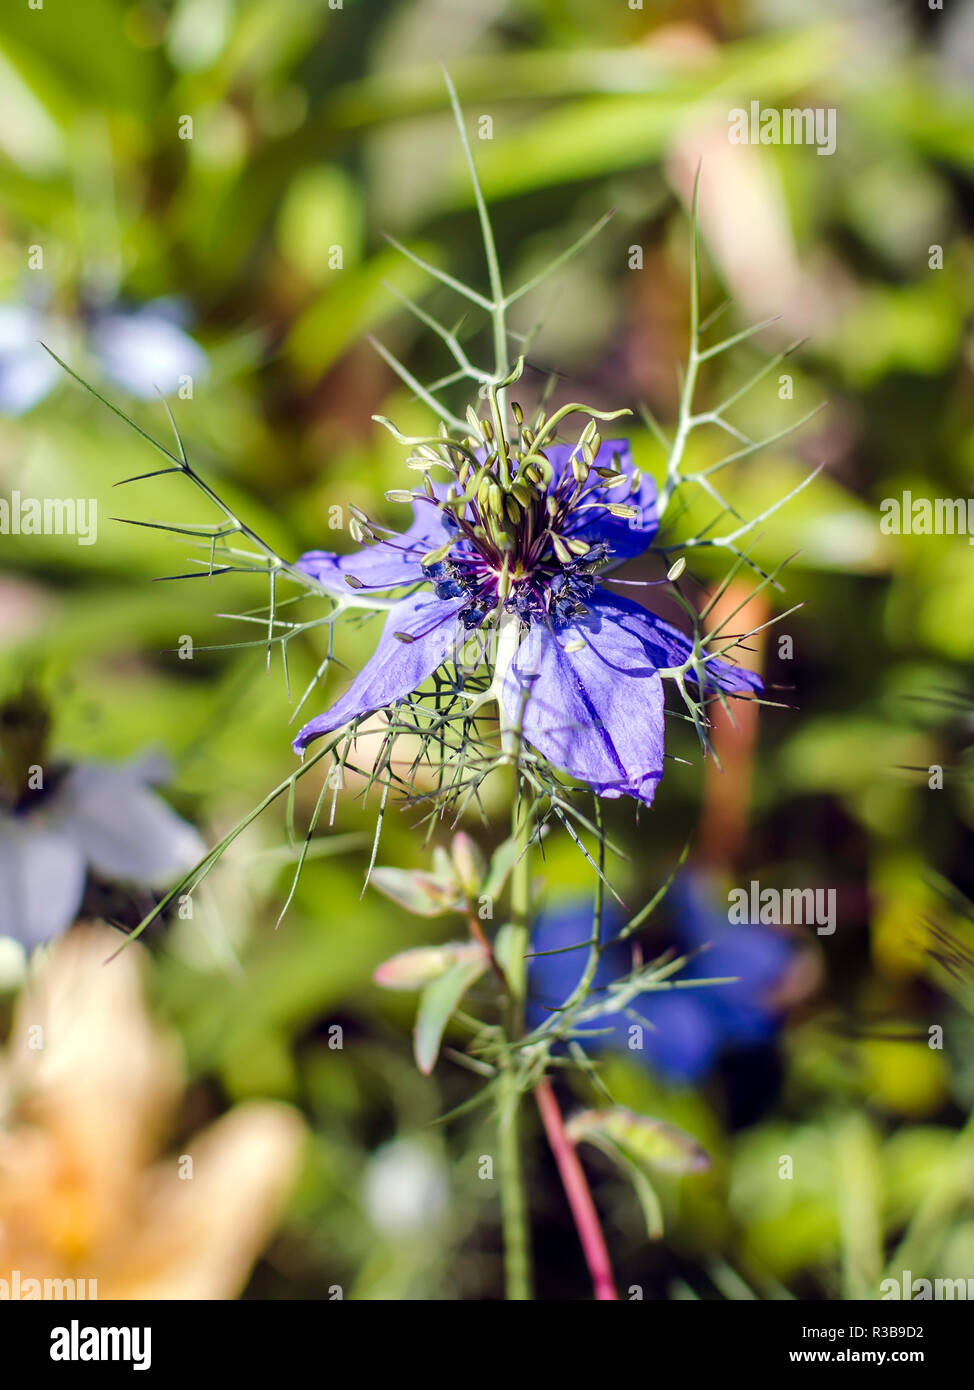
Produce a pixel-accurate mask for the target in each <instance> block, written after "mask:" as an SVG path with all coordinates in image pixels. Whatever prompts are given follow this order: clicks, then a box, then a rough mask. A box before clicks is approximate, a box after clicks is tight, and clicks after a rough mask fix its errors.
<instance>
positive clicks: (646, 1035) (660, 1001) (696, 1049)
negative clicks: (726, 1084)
mask: <svg viewBox="0 0 974 1390" xmlns="http://www.w3.org/2000/svg"><path fill="white" fill-rule="evenodd" d="M681 978H683V977H682V976H681ZM707 988H708V987H707V986H701V988H700V991H699V993H696V992H694V993H691V992H689V991H683V992H681V993H680V994H676V993H673V994H663V993H661V992H659V991H654V990H651V991H649V992H648V993H646V994H643V995H640V997H639V998H638V999H636V1000H635V1001H634V1003H633V1004H632V1006H631V1007H632V1009H633V1011H634V1012H635V1013H637V1014H640V1015H641V1016H642V1017H643V1018H644V1019H645V1020H646V1022H647V1023H648V1024H649V1025H650V1027H648V1028H646V1029H645V1030H644V1032H643V1036H642V1044H643V1046H642V1051H641V1052H640V1051H635V1050H634V1051H633V1053H632V1055H633V1056H634V1057H639V1058H641V1059H644V1060H645V1061H646V1062H648V1063H650V1065H651V1066H652V1067H653V1068H654V1070H655V1071H657V1072H658V1073H659V1074H660V1075H661V1076H664V1077H666V1078H667V1080H669V1081H678V1082H689V1083H692V1082H695V1081H701V1080H702V1079H703V1078H704V1077H705V1076H706V1075H707V1073H708V1072H709V1071H710V1069H711V1068H712V1067H713V1065H714V1062H715V1061H716V1060H717V1057H718V1055H719V1053H720V1050H721V1046H722V1044H723V1041H724V1039H723V1036H722V1033H721V1028H720V1021H719V1019H718V1018H717V1017H716V1016H715V1015H714V1013H713V1011H712V1010H711V1009H709V1008H708V1004H707V1000H706V999H705V995H706V993H707ZM722 988H723V986H722V985H715V986H714V987H713V993H716V992H717V991H718V990H719V989H722Z"/></svg>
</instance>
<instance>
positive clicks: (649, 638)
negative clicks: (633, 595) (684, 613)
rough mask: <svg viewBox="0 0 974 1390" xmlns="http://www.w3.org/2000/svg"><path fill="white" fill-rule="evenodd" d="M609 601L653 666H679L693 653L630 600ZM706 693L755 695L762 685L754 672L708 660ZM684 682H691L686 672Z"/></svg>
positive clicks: (670, 629) (676, 634) (677, 634)
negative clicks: (643, 647) (644, 649)
mask: <svg viewBox="0 0 974 1390" xmlns="http://www.w3.org/2000/svg"><path fill="white" fill-rule="evenodd" d="M612 597H613V601H614V603H615V605H616V607H617V608H619V609H620V611H621V612H624V613H625V617H624V618H621V619H620V621H621V622H622V625H623V626H624V627H625V628H626V630H627V631H629V632H631V633H632V634H633V635H634V636H637V637H639V638H640V639H641V640H642V642H643V644H644V645H645V648H646V651H647V653H648V655H649V656H650V657H651V659H652V661H653V664H654V666H657V667H665V666H682V665H683V663H684V662H685V661H686V659H687V657H688V656H689V655H690V653H691V652H692V651H693V643H692V642H691V641H690V639H689V637H686V636H684V634H683V633H682V632H680V630H679V628H675V627H673V626H672V624H670V623H667V622H664V621H663V619H662V618H658V617H657V616H656V614H655V613H650V612H649V610H648V609H647V608H641V607H640V606H639V604H638V603H633V602H632V600H631V599H627V598H622V597H618V598H617V597H616V596H615V595H614V594H613V596H612ZM706 670H707V676H708V680H707V682H706V685H707V693H708V694H712V693H713V691H714V689H716V688H719V689H721V690H723V691H726V692H727V693H728V694H730V695H735V694H750V693H756V692H758V691H761V690H763V689H764V682H763V681H762V679H761V677H760V676H759V675H757V674H756V673H755V672H754V671H747V670H745V669H744V668H743V667H741V666H734V665H732V664H731V662H729V661H724V660H722V659H721V658H720V657H711V659H710V660H709V661H708V662H707V667H706ZM688 678H689V679H691V680H692V679H693V675H692V673H689V672H688Z"/></svg>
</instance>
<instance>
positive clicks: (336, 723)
mask: <svg viewBox="0 0 974 1390" xmlns="http://www.w3.org/2000/svg"><path fill="white" fill-rule="evenodd" d="M459 607H460V602H458V601H457V600H455V599H449V600H445V599H438V598H434V597H433V596H432V595H431V594H430V593H429V592H428V591H426V592H423V593H419V594H412V595H410V597H409V598H404V599H402V600H401V601H400V602H399V603H397V604H395V605H394V606H393V607H392V608H390V610H389V616H388V618H387V619H386V625H385V627H384V628H383V630H382V636H381V637H380V638H379V645H378V646H377V647H376V649H375V654H374V655H373V657H372V659H371V661H369V662H368V663H367V665H365V666H364V667H363V668H362V670H361V671H360V672H359V674H358V675H357V676H356V678H355V680H354V681H353V682H352V684H351V685H350V686H349V688H348V689H347V690H346V692H345V694H344V695H343V696H342V697H341V698H340V699H339V700H338V701H336V703H335V704H333V705H332V707H331V708H330V709H328V710H326V711H325V713H324V714H319V715H318V717H317V719H312V720H311V722H310V724H305V726H304V728H303V729H302V730H301V732H300V733H299V734H298V736H297V738H296V739H295V740H294V750H295V752H296V753H300V752H302V751H303V750H304V749H305V748H307V746H308V744H309V743H311V742H312V740H314V739H316V738H320V736H321V735H322V734H329V733H331V732H332V731H333V730H335V729H340V728H341V727H342V725H343V724H348V723H350V722H351V721H352V720H353V719H357V718H358V717H359V716H360V715H363V714H373V713H374V712H375V711H376V710H378V709H384V708H385V706H386V705H391V704H394V703H395V701H396V700H401V699H402V698H403V696H405V695H410V694H412V692H413V691H414V690H416V689H418V687H419V686H421V685H422V683H423V681H424V680H426V678H427V677H428V676H430V675H432V674H433V672H434V671H435V670H436V668H437V667H438V666H441V665H442V664H443V662H444V661H445V660H446V658H447V657H448V656H449V654H450V652H451V650H452V649H453V646H454V643H455V642H456V641H457V640H458V634H457V624H456V621H455V618H456V613H457V609H458V608H459ZM397 632H403V633H406V634H408V635H410V636H412V637H413V639H414V640H413V641H411V642H401V641H400V640H399V639H398V638H397V637H396V635H395V634H396V633H397ZM459 640H461V641H462V637H460V638H459Z"/></svg>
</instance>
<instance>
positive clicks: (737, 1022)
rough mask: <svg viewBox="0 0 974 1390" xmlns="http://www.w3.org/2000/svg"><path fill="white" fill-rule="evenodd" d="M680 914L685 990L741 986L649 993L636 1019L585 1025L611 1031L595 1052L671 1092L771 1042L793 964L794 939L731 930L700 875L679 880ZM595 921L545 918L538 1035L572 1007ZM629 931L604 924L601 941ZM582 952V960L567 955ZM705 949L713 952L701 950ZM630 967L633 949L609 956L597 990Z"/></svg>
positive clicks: (534, 942) (572, 912) (562, 910)
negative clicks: (639, 1069) (641, 1071)
mask: <svg viewBox="0 0 974 1390" xmlns="http://www.w3.org/2000/svg"><path fill="white" fill-rule="evenodd" d="M667 901H668V903H670V904H671V905H672V906H673V907H674V908H675V909H676V911H675V923H676V932H675V937H676V939H675V941H674V942H673V944H674V945H675V946H677V947H678V949H679V951H680V953H681V954H683V953H686V952H691V951H695V952H698V954H696V955H694V956H693V958H692V959H691V960H690V961H689V963H688V964H687V965H686V966H685V967H684V968H683V970H681V971H680V973H679V975H678V977H677V978H679V979H680V980H709V979H714V978H727V977H728V976H732V977H735V983H733V984H717V985H703V984H702V985H700V986H699V987H698V988H692V989H669V990H651V991H647V992H646V993H644V994H642V995H640V996H639V997H638V998H637V999H635V1000H634V1001H633V1003H632V1004H631V1005H630V1006H629V1016H626V1015H621V1014H605V1015H602V1016H600V1017H598V1018H595V1019H590V1020H588V1021H586V1023H585V1025H584V1027H585V1030H586V1031H588V1030H594V1029H611V1032H603V1033H602V1034H601V1036H599V1037H597V1038H596V1037H593V1038H591V1039H589V1040H588V1041H586V1043H585V1046H586V1047H588V1048H589V1049H590V1050H594V1051H598V1050H602V1051H604V1050H614V1051H625V1052H630V1054H631V1055H632V1056H634V1057H637V1058H639V1059H641V1060H642V1061H643V1062H645V1063H646V1064H647V1065H649V1066H651V1067H652V1068H653V1070H654V1071H656V1072H657V1073H658V1074H659V1075H660V1076H663V1077H665V1078H666V1079H667V1080H669V1081H672V1082H696V1081H700V1080H702V1079H703V1077H705V1076H706V1075H707V1074H708V1072H710V1071H711V1069H712V1068H713V1066H714V1064H715V1063H716V1062H717V1060H718V1058H719V1056H720V1055H721V1053H722V1052H724V1051H725V1050H727V1049H730V1048H733V1047H748V1046H755V1045H757V1044H760V1043H765V1042H770V1041H771V1040H772V1039H773V1038H774V1037H775V1035H776V1033H777V1031H778V1028H779V1026H780V1023H781V1018H782V1008H781V1006H780V1004H778V1003H776V994H777V992H778V991H779V990H780V989H781V987H782V985H783V984H784V981H785V978H786V976H787V975H788V974H789V972H790V970H791V967H792V966H793V964H794V960H795V956H796V946H795V942H794V940H793V939H792V938H790V937H788V936H785V935H783V934H782V933H781V932H778V931H776V930H775V929H774V928H771V927H766V926H760V925H732V924H730V923H729V922H728V921H727V917H726V914H721V913H720V912H719V911H718V910H716V909H715V908H714V906H713V903H712V900H711V898H710V896H709V893H708V890H707V886H706V881H705V880H703V879H701V878H699V877H698V876H696V875H693V874H685V875H683V876H682V877H681V878H679V879H678V880H677V881H676V882H675V883H674V885H673V887H672V888H671V890H670V894H669V895H668V899H667ZM590 922H591V918H590V915H589V912H588V909H587V908H586V907H583V906H582V904H580V903H575V904H570V905H565V906H563V907H559V908H556V909H554V910H552V911H550V912H545V913H543V914H542V915H541V916H540V917H539V918H538V920H537V922H536V924H535V927H534V931H533V933H532V938H531V950H532V951H534V952H545V951H558V952H559V954H557V955H535V956H534V958H533V959H531V960H530V961H529V965H528V1010H527V1014H528V1024H529V1026H530V1027H532V1028H533V1027H537V1026H538V1025H539V1024H540V1023H542V1022H543V1021H544V1020H545V1019H546V1018H549V1017H550V1010H551V1009H552V1008H558V1007H559V1006H560V1005H561V1004H563V1003H564V1002H565V1000H566V999H567V998H568V996H569V995H570V994H571V992H572V990H573V989H574V988H575V986H576V985H577V983H578V981H579V979H580V977H581V975H582V972H583V970H584V967H585V963H586V960H587V956H588V952H587V949H586V948H585V945H584V943H585V942H586V941H587V939H588V936H589V933H590V931H591V925H590ZM621 926H622V922H621V921H620V920H618V918H617V917H616V918H614V919H611V918H610V917H609V914H608V913H607V914H606V920H605V921H604V922H603V940H611V938H612V937H613V936H614V935H615V934H616V933H617V932H618V931H619V930H620V928H621ZM579 943H582V945H581V948H580V949H579V950H571V951H567V950H565V948H566V947H570V946H573V945H578V944H579ZM703 947H707V949H706V950H703V949H702V948H703ZM631 967H632V953H631V946H630V944H629V943H625V944H623V943H619V944H618V945H615V946H611V945H610V947H609V949H608V950H607V951H606V952H605V953H604V954H603V956H602V959H601V961H600V962H599V967H598V970H597V972H596V976H595V980H594V982H593V985H594V988H595V989H596V990H598V989H599V988H601V989H603V990H604V989H605V988H606V987H607V986H608V985H609V984H611V983H612V982H613V981H615V980H618V979H621V978H622V977H624V976H625V975H627V974H628V973H629V971H630V969H631ZM632 1015H638V1016H639V1017H640V1018H642V1019H645V1021H646V1023H647V1024H648V1025H650V1026H649V1027H647V1028H645V1029H643V1030H641V1039H640V1041H641V1049H640V1048H635V1047H633V1048H631V1047H630V1037H631V1030H632V1028H633V1025H634V1024H635V1023H636V1022H637V1020H636V1018H635V1017H633V1016H632Z"/></svg>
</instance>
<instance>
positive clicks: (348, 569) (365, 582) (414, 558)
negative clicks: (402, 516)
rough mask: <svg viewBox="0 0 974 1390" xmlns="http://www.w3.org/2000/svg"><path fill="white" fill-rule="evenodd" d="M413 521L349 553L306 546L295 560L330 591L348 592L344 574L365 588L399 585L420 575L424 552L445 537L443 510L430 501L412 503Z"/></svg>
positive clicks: (397, 587)
mask: <svg viewBox="0 0 974 1390" xmlns="http://www.w3.org/2000/svg"><path fill="white" fill-rule="evenodd" d="M413 517H414V520H413V524H412V525H411V526H410V528H409V530H408V531H404V532H403V534H402V535H399V536H390V537H389V538H388V539H387V540H382V541H378V542H377V543H376V544H375V545H371V546H368V547H367V548H366V549H365V550H356V551H355V553H354V554H352V555H335V554H333V553H332V552H331V551H328V550H309V551H308V552H307V553H306V554H304V555H302V556H301V558H300V560H299V561H298V563H297V567H298V569H300V570H304V572H305V574H310V575H311V577H312V579H317V581H318V583H319V584H321V585H322V586H323V587H324V588H325V589H327V590H328V591H329V592H330V593H333V594H347V593H348V592H349V589H350V587H354V588H358V587H359V586H358V585H354V586H350V585H349V584H347V583H346V580H345V576H346V575H351V577H352V578H353V579H358V580H359V581H360V582H361V585H362V587H364V588H366V589H401V588H403V587H404V586H405V585H407V584H417V583H419V582H420V581H421V580H422V578H423V574H422V570H421V569H420V562H421V560H422V558H423V556H424V555H428V554H429V552H430V551H431V550H435V549H436V548H437V547H438V546H440V545H442V544H443V542H444V541H445V540H446V538H447V537H446V532H445V531H444V529H443V514H442V512H440V511H439V510H438V509H437V507H436V506H435V505H434V504H433V503H432V502H422V501H420V502H416V503H414V504H413Z"/></svg>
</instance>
